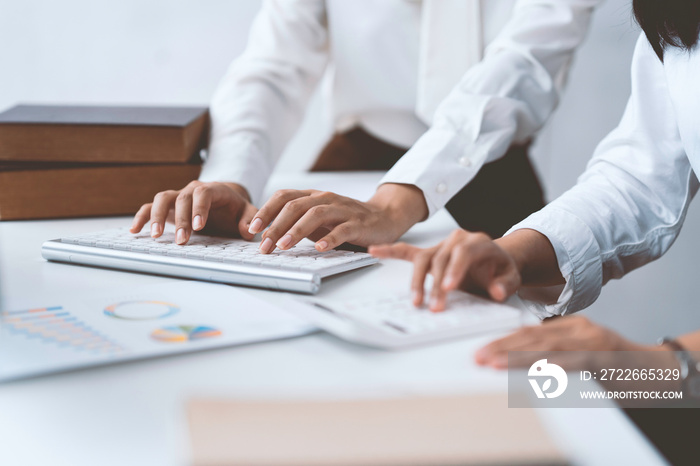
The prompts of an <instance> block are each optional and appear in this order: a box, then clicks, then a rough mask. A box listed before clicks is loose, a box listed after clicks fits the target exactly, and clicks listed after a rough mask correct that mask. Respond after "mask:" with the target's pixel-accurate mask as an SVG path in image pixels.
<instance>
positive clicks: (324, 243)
mask: <svg viewBox="0 0 700 466" xmlns="http://www.w3.org/2000/svg"><path fill="white" fill-rule="evenodd" d="M316 249H318V250H319V251H325V250H326V249H328V242H327V241H319V242H318V243H316Z"/></svg>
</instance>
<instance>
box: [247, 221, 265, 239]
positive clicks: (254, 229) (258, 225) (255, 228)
mask: <svg viewBox="0 0 700 466" xmlns="http://www.w3.org/2000/svg"><path fill="white" fill-rule="evenodd" d="M260 230H262V220H261V219H260V218H255V219H254V220H253V222H252V223H251V224H250V227H248V233H250V234H251V235H254V234H256V233H258V232H259V231H260Z"/></svg>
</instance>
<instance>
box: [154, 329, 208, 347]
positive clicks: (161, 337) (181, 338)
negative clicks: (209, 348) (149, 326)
mask: <svg viewBox="0 0 700 466" xmlns="http://www.w3.org/2000/svg"><path fill="white" fill-rule="evenodd" d="M220 335H221V330H219V329H217V328H213V327H205V326H203V325H174V326H169V327H161V328H159V329H156V330H154V331H153V332H151V338H153V339H154V340H156V341H162V342H165V343H185V342H188V341H194V340H206V339H209V338H216V337H218V336H220Z"/></svg>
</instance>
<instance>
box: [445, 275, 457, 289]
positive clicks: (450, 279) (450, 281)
mask: <svg viewBox="0 0 700 466" xmlns="http://www.w3.org/2000/svg"><path fill="white" fill-rule="evenodd" d="M454 282H455V279H454V277H452V276H451V275H448V276H447V277H445V279H444V280H443V281H442V287H443V288H444V289H448V288H451V287H452V285H454Z"/></svg>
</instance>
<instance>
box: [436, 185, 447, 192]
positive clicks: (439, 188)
mask: <svg viewBox="0 0 700 466" xmlns="http://www.w3.org/2000/svg"><path fill="white" fill-rule="evenodd" d="M436 191H437V192H438V193H440V194H442V193H444V192H446V191H447V185H446V184H445V183H440V184H439V185H437V188H436Z"/></svg>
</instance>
